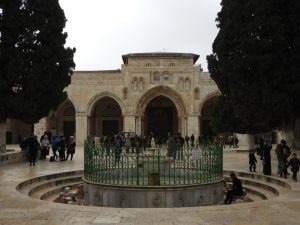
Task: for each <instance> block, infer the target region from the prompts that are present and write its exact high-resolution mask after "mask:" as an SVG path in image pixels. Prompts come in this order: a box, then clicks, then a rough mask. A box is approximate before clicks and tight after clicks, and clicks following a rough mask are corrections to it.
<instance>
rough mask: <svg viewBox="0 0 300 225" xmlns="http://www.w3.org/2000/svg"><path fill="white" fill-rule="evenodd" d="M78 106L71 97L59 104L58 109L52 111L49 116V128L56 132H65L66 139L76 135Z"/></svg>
mask: <svg viewBox="0 0 300 225" xmlns="http://www.w3.org/2000/svg"><path fill="white" fill-rule="evenodd" d="M76 113H77V111H76V107H75V105H74V103H73V101H72V100H71V99H70V98H67V99H66V100H65V101H64V102H63V103H61V104H60V105H59V107H58V108H57V110H56V111H52V112H51V113H50V114H49V116H48V118H47V130H48V131H51V132H53V133H56V134H63V135H64V136H65V137H66V139H67V140H68V138H69V137H70V136H74V135H75V132H76V131H75V127H76V119H75V117H76Z"/></svg>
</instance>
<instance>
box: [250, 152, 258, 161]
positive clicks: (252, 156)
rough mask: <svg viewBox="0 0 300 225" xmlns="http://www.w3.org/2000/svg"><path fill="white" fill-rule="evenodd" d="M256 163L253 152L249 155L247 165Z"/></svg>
mask: <svg viewBox="0 0 300 225" xmlns="http://www.w3.org/2000/svg"><path fill="white" fill-rule="evenodd" d="M256 162H257V160H256V157H255V155H254V153H253V152H250V153H249V164H255V163H256Z"/></svg>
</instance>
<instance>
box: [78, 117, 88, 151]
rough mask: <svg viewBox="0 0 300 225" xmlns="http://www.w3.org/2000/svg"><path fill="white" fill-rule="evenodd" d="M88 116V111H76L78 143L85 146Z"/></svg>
mask: <svg viewBox="0 0 300 225" xmlns="http://www.w3.org/2000/svg"><path fill="white" fill-rule="evenodd" d="M87 121H88V117H87V114H86V113H76V145H78V146H83V144H84V140H86V139H87V133H88V130H87V128H88V123H87Z"/></svg>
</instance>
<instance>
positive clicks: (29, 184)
mask: <svg viewBox="0 0 300 225" xmlns="http://www.w3.org/2000/svg"><path fill="white" fill-rule="evenodd" d="M82 176H83V170H78V171H68V172H62V173H56V174H49V175H46V176H40V177H35V178H33V179H29V180H26V181H24V182H22V183H20V184H18V185H17V187H16V189H17V190H18V191H19V192H21V193H24V194H29V191H30V190H31V189H33V188H35V187H36V186H39V185H43V184H44V183H49V182H55V181H59V180H64V179H66V178H71V179H72V178H74V177H82Z"/></svg>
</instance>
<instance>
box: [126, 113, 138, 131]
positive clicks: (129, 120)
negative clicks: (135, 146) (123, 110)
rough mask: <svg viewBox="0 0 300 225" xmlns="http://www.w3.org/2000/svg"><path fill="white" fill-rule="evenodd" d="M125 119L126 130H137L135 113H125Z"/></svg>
mask: <svg viewBox="0 0 300 225" xmlns="http://www.w3.org/2000/svg"><path fill="white" fill-rule="evenodd" d="M123 120H124V126H123V130H124V131H125V132H126V131H134V132H136V130H135V116H134V115H124V116H123Z"/></svg>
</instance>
